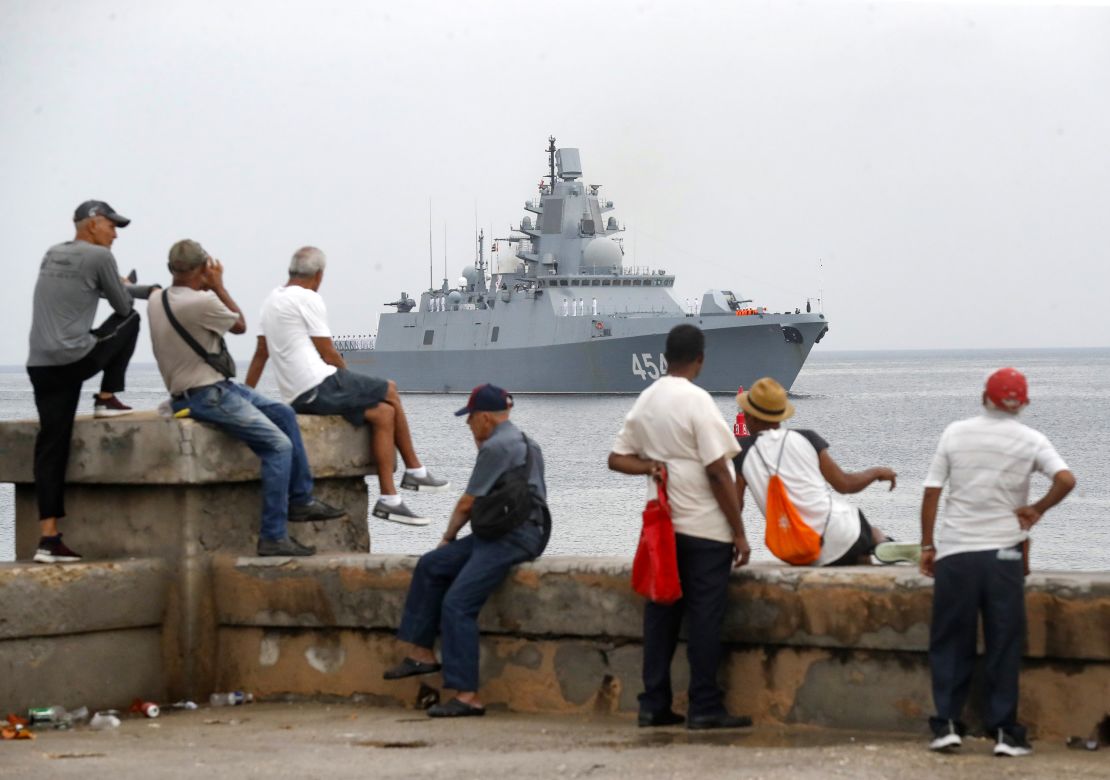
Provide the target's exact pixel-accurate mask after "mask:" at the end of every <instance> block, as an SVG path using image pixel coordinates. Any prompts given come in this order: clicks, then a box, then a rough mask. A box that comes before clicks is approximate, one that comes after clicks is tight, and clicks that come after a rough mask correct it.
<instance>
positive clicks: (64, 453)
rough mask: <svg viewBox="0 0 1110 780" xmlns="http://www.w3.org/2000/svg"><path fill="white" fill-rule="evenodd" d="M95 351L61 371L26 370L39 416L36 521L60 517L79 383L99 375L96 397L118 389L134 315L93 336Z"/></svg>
mask: <svg viewBox="0 0 1110 780" xmlns="http://www.w3.org/2000/svg"><path fill="white" fill-rule="evenodd" d="M93 335H95V336H96V337H97V342H96V346H94V347H93V348H92V351H91V352H89V354H87V355H85V357H83V358H81V359H80V360H78V361H77V362H75V363H69V364H67V365H64V366H28V367H27V374H28V375H29V376H30V377H31V387H32V388H34V391H35V407H36V408H37V409H38V412H39V433H38V436H37V437H36V438H35V494H36V496H37V498H38V503H39V518H40V519H42V518H47V517H64V516H65V513H66V509H65V480H66V464H67V463H68V462H69V440H70V438H71V436H72V435H73V415H75V414H76V413H77V404H78V403H79V401H80V400H81V385H82V383H83V382H84V381H85V380H86V379H88V378H90V377H93V376H96V375H97V374H98V373H100V372H101V371H103V372H104V376H103V377H102V378H101V380H100V391H101V392H102V393H118V392H119V391H121V390H123V389H124V377H125V375H126V374H127V364H128V363H129V362H130V361H131V355H132V354H133V353H134V352H135V342H136V341H137V340H138V338H139V313H138V312H137V311H134V310H132V311H131V313H130V314H126V315H120V314H113V315H112V316H111V317H109V318H108V319H106V320H105V321H104V323H103V324H102V325H101V326H100V327H98V328H97V329H96V330H94V331H93Z"/></svg>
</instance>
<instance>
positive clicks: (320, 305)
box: [247, 246, 451, 525]
mask: <svg viewBox="0 0 1110 780" xmlns="http://www.w3.org/2000/svg"><path fill="white" fill-rule="evenodd" d="M326 265H327V257H326V256H325V255H324V253H323V252H321V251H320V250H319V249H317V248H316V247H312V246H306V247H302V248H301V249H298V250H297V251H296V253H294V255H293V259H292V260H291V261H290V263H289V280H288V282H286V284H285V286H284V287H278V288H277V289H276V290H274V291H273V292H272V293H270V295H269V296H268V297H267V298H266V300H265V302H263V304H262V316H261V324H260V326H259V336H258V346H257V347H256V349H255V353H254V357H253V358H252V359H251V365H250V369H249V370H248V371H247V384H248V385H250V386H251V387H255V386H257V385H258V380H259V379H260V378H261V377H262V371H263V369H264V368H265V367H266V361H267V360H268V359H270V358H272V359H273V363H274V373H275V375H276V378H277V385H278V392H279V393H280V395H281V400H282V401H284V402H285V403H287V404H290V405H291V406H292V407H293V409H295V410H296V411H297V412H298V413H300V414H341V415H343V417H344V418H346V420H347V421H348V422H349V423H351V424H352V425H366V424H367V423H369V424H370V425H371V426H372V427H373V432H372V434H371V449H372V451H373V454H374V459H375V462H376V463H377V464H378V486H379V488H380V490H381V497H380V498H379V499H378V501H377V503H375V504H374V509H373V513H372V514H373V515H374V517H379V518H382V519H384V520H392V521H394V522H396V523H404V524H406V525H427V524H428V522H429V521H428V520H427V519H426V518H424V517H421V516H420V515H419V514H417V513H416V512H414V511H412V510H411V509H409V508H408V507H407V506H406V505H405V503H404V502H403V501H402V500H401V497H400V496H399V495H398V494H397V486H396V485H395V484H394V481H393V471H392V466H393V457H394V451H395V450H394V448H396V451H399V452H400V453H401V460H402V461H404V464H405V475H404V477H403V478H402V479H401V487H402V488H404V489H405V490H414V491H423V492H425V493H439V492H442V491H444V490H448V489H449V488H450V487H451V485H450V483H449V482H447V480H445V479H439V478H438V477H435V476H433V475H432V474H430V473H429V472H428V470H427V469H426V468H425V467H424V465H423V464H422V463H421V462H420V458H419V457H417V455H416V449H415V448H414V447H413V444H412V435H411V433H410V432H409V423H408V418H407V417H406V416H405V409H404V407H403V406H402V405H401V396H400V395H398V393H397V386H396V385H395V384H394V383H393V382H392V381H391V380H387V379H379V378H377V377H371V376H367V375H365V374H359V373H355V372H353V371H348V370H347V363H346V361H345V360H343V356H342V355H340V354H339V352H338V350H336V348H335V343H334V342H333V341H332V338H331V330H330V329H329V328H328V312H327V307H326V306H325V305H324V299H323V298H322V297H321V296H320V293H319V292H318V291H319V289H320V285H321V284H322V283H323V280H324V268H325V267H326Z"/></svg>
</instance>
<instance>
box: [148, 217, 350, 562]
mask: <svg viewBox="0 0 1110 780" xmlns="http://www.w3.org/2000/svg"><path fill="white" fill-rule="evenodd" d="M169 268H170V272H171V273H172V274H173V285H172V286H171V287H169V288H168V289H166V290H163V291H159V292H155V293H153V294H152V295H151V296H150V303H149V306H148V312H149V315H150V338H151V341H152V343H153V345H154V357H155V359H156V360H157V361H158V370H159V371H160V372H161V373H162V379H163V380H164V381H165V383H166V388H167V389H168V390H169V391H170V395H171V406H172V407H173V410H174V412H178V413H180V412H182V411H184V410H188V415H189V416H190V417H191V418H193V419H194V420H197V421H199V422H204V423H210V424H212V425H215V426H216V427H217V428H219V429H221V430H222V431H224V432H225V433H227V434H228V435H229V436H233V437H235V438H236V439H239V440H240V441H243V442H245V443H246V444H247V446H249V447H250V448H251V450H252V451H254V453H255V454H256V455H258V456H259V457H260V458H261V459H262V524H261V529H260V532H259V540H258V554H259V555H302V556H303V555H312V554H313V553H314V552H315V549H314V548H312V547H309V546H306V545H303V544H301V543H299V542H298V541H297V540H296V539H293V538H292V537H290V536H289V534H288V532H287V528H286V523H287V522H289V521H293V522H307V521H318V520H331V519H335V518H338V517H343V516H344V515H345V514H346V513H345V512H344V511H343V510H342V509H337V508H336V507H332V506H329V505H327V504H325V503H324V502H323V501H320V500H319V499H316V498H314V497H313V495H312V474H311V472H310V471H309V467H308V458H307V457H306V456H305V451H304V442H303V441H302V440H301V429H300V428H299V427H298V426H297V415H296V413H295V412H294V411H293V410H292V409H291V408H289V407H288V406H286V405H285V404H283V403H278V402H277V401H272V400H270V399H269V398H266V397H265V396H262V395H260V394H258V393H256V392H255V391H254V390H252V389H251V388H249V387H247V386H246V385H242V384H239V383H238V382H233V381H231V377H232V376H234V375H235V368H234V365H226V366H225V365H220V364H219V363H218V362H217V365H219V366H220V367H219V369H217V367H216V366H214V365H213V361H211V360H209V359H206V358H205V357H204V356H202V354H200V352H204V353H207V354H208V355H213V354H216V353H217V352H218V351H220V350H221V347H222V346H223V345H222V342H223V335H224V334H225V333H228V332H231V333H245V332H246V330H247V323H246V320H244V318H243V314H242V312H240V310H239V306H238V305H237V304H236V303H235V301H234V300H233V299H232V297H231V295H230V294H229V293H228V291H227V289H226V288H225V287H224V283H223V275H224V272H223V265H222V264H221V263H220V261H218V260H214V259H213V258H212V257H210V256H209V255H208V253H207V252H205V251H204V248H203V247H202V246H201V245H200V244H198V243H197V242H196V241H190V240H188V239H186V240H184V241H178V242H177V243H176V244H174V245H173V246H172V247H171V248H170V260H169ZM175 320H176V322H177V324H178V325H179V326H180V327H181V329H182V330H183V331H184V333H182V332H179V330H178V328H177V327H175V326H174V321H175ZM187 337H189V338H187ZM190 339H191V340H192V342H193V344H191V343H190ZM194 344H195V346H194ZM198 350H199V351H198Z"/></svg>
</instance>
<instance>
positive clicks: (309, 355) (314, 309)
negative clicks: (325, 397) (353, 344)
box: [258, 284, 336, 403]
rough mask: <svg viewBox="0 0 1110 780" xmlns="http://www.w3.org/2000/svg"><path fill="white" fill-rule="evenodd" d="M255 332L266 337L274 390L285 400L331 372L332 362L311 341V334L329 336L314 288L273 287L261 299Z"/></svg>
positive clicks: (290, 400)
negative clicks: (272, 289) (260, 308)
mask: <svg viewBox="0 0 1110 780" xmlns="http://www.w3.org/2000/svg"><path fill="white" fill-rule="evenodd" d="M258 332H259V334H260V335H262V336H265V337H266V349H267V350H268V351H269V353H270V363H271V365H273V367H274V375H275V377H276V378H277V386H278V394H279V395H280V396H281V400H282V401H284V402H285V403H291V402H292V401H293V399H295V398H296V397H297V396H299V395H302V394H303V393H306V392H308V391H309V390H311V389H312V388H314V387H316V386H318V385H319V384H320V383H321V382H323V381H324V380H325V379H327V378H328V377H329V376H331V375H332V374H334V373H335V371H336V368H335V366H329V365H328V364H327V363H325V362H324V360H323V358H321V357H320V353H319V352H317V351H316V345H315V344H313V343H312V339H313V337H317V336H323V337H326V338H331V331H330V330H329V329H328V310H327V307H326V306H324V299H323V298H321V297H320V293H318V292H316V291H315V290H309V289H308V288H306V287H301V286H299V285H295V284H291V285H289V286H288V287H279V288H277V289H276V290H274V291H273V292H272V293H270V294H269V295H268V296H267V297H266V300H265V301H263V303H262V315H261V317H259V326H258Z"/></svg>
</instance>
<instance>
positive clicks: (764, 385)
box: [736, 376, 794, 422]
mask: <svg viewBox="0 0 1110 780" xmlns="http://www.w3.org/2000/svg"><path fill="white" fill-rule="evenodd" d="M736 405H737V406H739V407H740V408H741V409H743V410H744V414H745V415H750V416H752V417H755V418H757V419H760V420H763V421H765V422H780V421H781V420H785V419H787V418H788V417H791V416H793V414H794V404H792V403H790V401H788V400H787V399H786V388H785V387H783V386H782V385H780V384H779V383H778V382H776V381H775V380H774V379H771V377H769V376H765V377H763V378H762V379H757V380H756V381H755V384H754V385H752V386H751V389H749V390H748V391H747V392H746V393H737V394H736Z"/></svg>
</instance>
